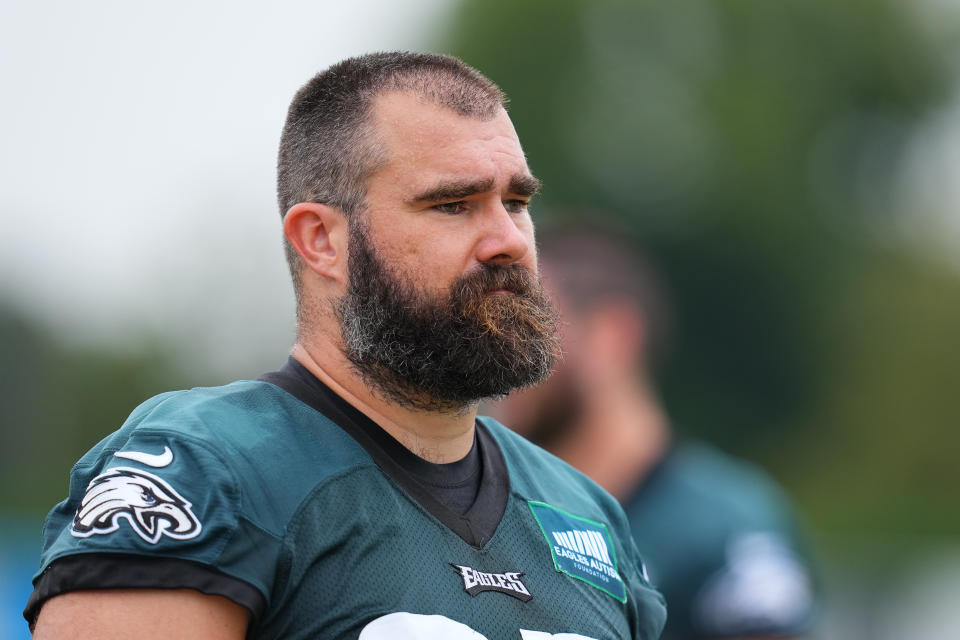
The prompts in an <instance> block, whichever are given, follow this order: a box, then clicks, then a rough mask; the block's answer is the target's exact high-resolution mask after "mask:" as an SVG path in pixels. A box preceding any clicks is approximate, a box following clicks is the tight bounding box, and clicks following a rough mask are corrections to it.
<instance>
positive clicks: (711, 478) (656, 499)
mask: <svg viewBox="0 0 960 640" xmlns="http://www.w3.org/2000/svg"><path fill="white" fill-rule="evenodd" d="M644 504H647V505H651V506H658V505H659V507H662V508H663V509H668V510H670V511H671V512H673V513H674V514H676V513H677V512H678V511H688V512H690V513H701V514H704V513H709V514H710V517H711V520H712V521H713V522H714V524H715V525H721V526H727V527H732V528H737V527H748V528H758V527H767V528H780V527H782V526H786V525H787V523H788V522H789V521H790V520H791V519H792V515H791V508H790V505H789V501H788V499H787V497H786V494H785V493H784V492H783V490H782V489H781V488H780V486H779V485H778V484H777V482H776V481H775V480H774V479H773V478H772V477H771V476H770V475H769V474H767V473H766V472H765V471H764V470H763V469H761V468H760V467H759V466H757V465H755V464H753V463H751V462H748V461H746V460H742V459H739V458H736V457H734V456H731V455H729V454H727V453H725V452H723V451H721V450H719V449H717V448H715V447H713V446H710V445H708V444H706V443H702V442H697V441H689V442H684V443H681V444H678V445H676V446H675V448H674V449H673V450H672V451H671V452H670V453H669V454H668V455H667V457H666V458H665V459H664V460H663V461H662V463H661V464H660V466H659V467H658V468H657V469H655V470H654V472H653V473H652V474H651V476H650V477H649V478H648V479H647V480H646V481H645V482H644V484H643V485H642V486H641V487H640V489H639V491H638V492H637V494H636V495H635V496H634V497H633V498H632V499H630V500H628V501H627V507H628V508H627V510H628V512H630V511H632V510H634V509H642V505H644Z"/></svg>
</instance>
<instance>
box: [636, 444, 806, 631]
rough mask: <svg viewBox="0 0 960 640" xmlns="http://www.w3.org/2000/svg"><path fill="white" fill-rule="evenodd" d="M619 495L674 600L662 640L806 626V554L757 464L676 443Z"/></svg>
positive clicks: (658, 582) (661, 585)
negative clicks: (630, 491)
mask: <svg viewBox="0 0 960 640" xmlns="http://www.w3.org/2000/svg"><path fill="white" fill-rule="evenodd" d="M623 504H624V509H625V510H626V512H627V515H628V517H629V519H630V524H631V526H632V527H633V531H634V539H635V540H636V543H637V546H638V548H639V549H640V551H641V553H642V554H643V557H644V559H645V560H646V562H647V564H648V567H649V572H650V580H651V582H652V583H653V584H654V585H655V586H656V587H657V589H659V590H660V591H661V592H662V593H663V595H664V597H665V598H666V602H667V606H668V607H669V609H670V617H669V619H668V621H667V625H666V628H665V629H664V633H663V638H664V640H688V639H690V638H740V637H768V636H776V637H793V636H802V635H804V634H805V633H806V632H808V631H809V630H810V627H811V625H812V622H813V618H814V605H815V600H814V591H813V584H812V580H811V572H810V569H809V566H810V564H809V562H808V559H807V554H806V552H805V548H804V545H803V543H802V541H801V538H800V536H799V535H798V530H797V527H796V524H795V522H794V519H793V516H792V514H791V511H790V508H789V506H788V502H787V500H786V498H785V496H784V495H783V494H782V492H781V491H780V489H779V487H777V486H776V485H775V484H774V482H773V481H772V480H771V479H770V478H769V477H768V476H767V475H766V474H764V473H763V472H762V471H760V470H759V469H757V468H755V467H753V466H751V465H748V464H746V463H744V462H742V461H739V460H735V459H733V458H731V457H730V456H727V455H725V454H723V453H721V452H720V451H718V450H716V449H713V448H711V447H708V446H706V445H705V444H700V443H685V444H680V445H677V446H675V447H674V448H673V449H672V450H670V451H669V452H668V454H667V455H666V456H665V457H664V459H663V460H661V462H660V463H659V464H658V466H657V467H656V468H655V469H654V471H653V472H652V473H651V474H650V475H649V476H648V477H647V478H646V479H645V480H644V482H643V484H642V485H641V487H640V488H639V489H638V490H637V492H636V493H635V494H634V495H633V496H632V497H631V498H629V499H628V500H626V501H625V502H624V503H623Z"/></svg>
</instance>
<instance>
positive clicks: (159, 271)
mask: <svg viewBox="0 0 960 640" xmlns="http://www.w3.org/2000/svg"><path fill="white" fill-rule="evenodd" d="M451 7H452V2H451V0H404V1H403V2H390V1H387V0H352V1H350V2H343V1H342V0H334V1H326V0H323V1H318V0H310V1H306V0H304V1H297V2H282V1H281V2H271V3H261V2H242V1H241V2H237V1H223V2H210V1H200V2H186V1H173V2H170V1H168V2H163V3H158V2H129V1H124V0H117V1H114V2H111V1H109V0H85V1H84V2H74V1H72V0H46V1H44V0H40V1H28V0H15V1H10V0H0V95H2V100H0V175H2V179H0V300H2V299H4V298H6V299H8V300H10V299H12V300H14V301H15V302H16V303H17V304H18V305H20V306H25V307H27V308H29V309H30V310H31V311H34V312H37V313H40V314H42V315H43V317H45V318H49V319H50V320H49V322H51V323H52V324H53V325H54V326H56V327H57V328H58V329H59V330H61V331H65V332H70V333H71V334H72V335H74V336H75V337H78V338H82V339H85V340H86V339H112V338H114V337H121V338H122V337H123V336H133V337H132V338H130V337H128V338H127V339H133V340H136V339H139V336H140V334H141V333H142V332H144V331H146V332H154V333H160V334H172V335H174V336H176V337H177V338H178V339H179V340H181V342H185V343H187V344H189V345H190V348H191V350H195V351H196V352H197V353H199V354H200V355H203V356H204V357H209V358H211V359H213V360H215V361H218V362H219V363H220V366H221V367H227V368H229V367H233V366H237V365H246V364H249V363H250V362H262V361H264V360H265V359H267V358H273V359H274V360H277V361H278V359H279V358H280V357H282V354H283V351H282V349H285V348H287V347H288V346H289V344H290V342H291V335H292V333H291V332H292V329H291V327H292V320H291V318H292V305H293V303H292V293H291V290H290V285H289V284H288V279H287V274H286V271H285V265H284V263H283V258H282V252H281V250H280V223H279V214H278V212H277V208H276V203H275V197H274V165H275V158H276V148H277V142H278V138H279V134H280V128H281V126H282V123H283V118H284V116H285V113H286V108H287V104H288V103H289V101H290V98H291V97H292V96H293V94H294V92H295V91H296V90H297V89H298V88H299V87H300V85H302V84H303V83H304V82H305V81H306V80H307V79H308V78H309V77H310V76H311V75H313V74H314V73H316V72H317V71H319V70H321V69H323V68H324V67H326V66H328V65H329V64H331V63H333V62H335V61H337V60H339V59H342V58H345V57H348V56H350V55H354V54H357V53H363V52H368V51H375V50H384V49H396V48H403V49H408V48H409V49H416V48H422V47H423V46H425V45H424V43H429V42H431V41H432V36H433V35H434V34H435V30H436V29H437V28H438V27H439V26H440V25H441V24H442V22H443V19H444V17H445V16H446V15H447V14H448V13H449V11H450V10H451ZM271 362H272V361H271Z"/></svg>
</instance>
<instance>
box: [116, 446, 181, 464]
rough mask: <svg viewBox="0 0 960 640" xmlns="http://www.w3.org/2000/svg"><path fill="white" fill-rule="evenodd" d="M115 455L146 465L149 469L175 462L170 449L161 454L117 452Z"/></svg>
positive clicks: (166, 448) (165, 449)
mask: <svg viewBox="0 0 960 640" xmlns="http://www.w3.org/2000/svg"><path fill="white" fill-rule="evenodd" d="M113 455H114V457H117V458H126V459H127V460H133V461H134V462H139V463H141V464H145V465H147V466H148V467H165V466H167V465H168V464H170V463H171V462H173V451H170V447H164V448H163V453H161V454H155V453H144V452H143V451H117V452H116V453H115V454H113Z"/></svg>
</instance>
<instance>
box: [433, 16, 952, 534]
mask: <svg viewBox="0 0 960 640" xmlns="http://www.w3.org/2000/svg"><path fill="white" fill-rule="evenodd" d="M914 18H915V16H914V15H913V14H912V13H911V7H910V6H909V4H908V3H900V2H896V1H894V0H879V1H876V0H872V1H870V2H868V1H867V0H784V1H782V2H773V3H771V2H764V1H762V0H728V1H725V2H715V3H714V2H698V1H695V0H673V1H671V2H653V1H640V0H636V1H629V0H528V1H526V2H519V3H518V2H510V1H508V0H465V2H463V3H462V5H461V7H460V9H459V10H458V12H457V13H456V14H455V18H454V20H453V24H452V25H451V26H450V28H449V29H448V30H446V31H445V32H444V34H443V40H442V42H438V43H437V49H439V50H445V51H449V52H450V53H453V54H455V55H458V56H460V57H462V58H464V59H465V60H467V61H468V62H469V63H470V64H473V65H475V66H476V67H478V68H479V69H481V70H483V71H484V72H485V73H486V74H488V75H489V76H490V77H492V78H493V79H494V80H495V81H496V82H497V83H499V84H500V85H501V86H502V87H503V88H504V90H505V91H506V92H507V94H508V95H509V96H510V97H511V100H512V102H511V116H512V118H513V120H514V123H515V124H516V126H517V129H518V131H519V132H520V137H521V140H522V141H523V143H524V148H525V150H526V152H527V154H528V158H529V161H530V164H531V167H532V169H533V170H534V172H535V173H536V174H537V175H538V176H539V177H541V178H542V179H543V180H544V183H545V185H546V186H545V190H544V192H543V194H542V197H541V198H539V199H538V201H537V203H535V204H536V207H535V208H536V211H535V217H536V218H537V220H538V222H539V223H541V224H550V223H555V222H557V221H561V220H564V219H567V218H573V219H577V220H580V221H586V222H588V223H590V222H597V223H609V222H611V221H612V222H614V223H618V224H619V226H621V227H624V228H627V229H629V231H630V233H631V234H633V235H634V236H635V237H636V238H637V239H638V241H639V244H640V245H642V246H643V247H644V248H645V250H646V251H647V252H649V253H650V254H652V256H653V258H654V260H655V262H657V263H658V264H659V265H660V266H661V267H662V268H663V270H664V272H665V273H666V274H667V276H668V282H669V285H670V287H671V289H672V291H673V294H674V299H675V306H676V317H677V321H678V327H677V329H676V335H677V338H678V339H677V340H676V342H675V344H674V345H673V357H672V359H671V361H670V364H669V366H668V368H667V370H666V371H665V372H664V377H663V386H664V391H665V395H666V398H667V402H668V406H669V408H670V410H671V413H672V415H673V416H674V419H675V421H676V422H677V423H678V424H679V425H681V426H682V427H685V428H686V429H687V430H688V431H692V432H695V433H698V434H701V435H704V436H707V437H709V438H711V439H713V440H716V441H719V442H720V443H721V444H723V445H726V446H727V448H730V449H732V450H735V451H737V452H739V453H741V454H743V455H747V456H748V457H753V458H756V459H759V460H761V461H762V462H764V463H766V465H767V466H768V467H769V468H770V469H772V470H773V472H774V473H775V475H777V476H779V477H780V479H781V480H782V481H784V482H785V483H786V484H787V485H788V486H789V487H790V488H791V489H792V490H793V491H794V493H795V494H796V495H797V496H798V498H799V499H800V502H801V504H802V505H803V506H804V507H805V510H806V511H807V512H808V514H809V515H810V516H811V518H812V519H813V520H814V523H815V524H816V525H818V526H819V527H821V528H824V529H828V530H832V531H843V530H856V531H859V530H862V529H863V528H864V527H865V526H867V527H873V526H882V527H886V528H888V530H890V531H891V532H892V533H894V534H904V535H908V534H912V533H914V532H918V531H940V532H943V531H953V532H960V516H958V515H957V513H956V509H954V508H953V507H952V506H951V505H952V500H951V499H949V498H948V497H947V496H946V493H947V491H948V489H946V487H945V486H944V484H943V483H944V481H945V480H946V479H947V476H946V475H937V474H936V472H939V473H940V474H947V473H948V472H951V469H949V468H948V467H949V464H948V460H947V458H948V457H949V455H948V454H947V453H946V452H947V451H953V450H954V449H955V448H956V447H957V444H958V439H960V436H957V435H956V434H955V433H954V432H953V431H951V430H948V428H947V426H948V424H947V423H948V422H949V420H948V416H949V415H950V414H951V413H952V412H951V411H950V408H949V406H948V403H949V389H948V388H947V384H949V383H947V382H946V381H947V380H950V379H951V372H954V373H953V374H952V377H953V378H955V377H956V374H955V371H956V370H957V368H958V365H960V348H958V347H957V346H955V345H956V341H955V340H953V339H952V334H953V333H954V331H955V328H956V327H958V326H960V304H958V302H960V279H958V277H957V275H956V273H952V272H948V271H946V270H944V268H942V267H938V266H936V265H932V264H926V262H925V261H924V260H923V257H922V256H918V255H911V254H909V253H907V252H906V250H905V249H902V248H900V247H899V246H898V243H897V234H896V232H895V229H896V227H897V224H902V221H903V219H904V218H907V219H908V218H909V215H910V214H911V212H910V211H903V210H899V209H898V208H897V207H896V206H895V205H894V204H893V203H897V202H902V198H897V197H896V196H897V191H896V190H897V185H898V180H897V176H898V174H899V171H900V170H901V164H902V162H903V161H904V154H905V151H906V148H907V144H908V143H909V141H910V136H911V134H912V133H913V132H915V131H916V130H917V127H919V126H920V125H922V124H923V123H924V121H925V118H927V117H928V116H929V115H930V113H931V111H932V110H933V109H934V108H936V107H937V106H939V105H941V104H942V102H943V100H944V99H945V97H946V96H947V94H948V91H949V88H950V82H949V79H950V76H949V70H948V69H947V67H946V64H945V60H946V59H947V56H945V55H944V54H943V52H942V51H939V50H938V49H937V48H936V43H935V42H933V41H932V40H931V38H930V37H929V35H928V34H926V33H925V32H924V31H923V30H922V29H921V28H920V27H919V26H918V23H917V21H916V20H915V19H914ZM800 452H802V454H801V453H800ZM921 492H922V493H921ZM917 495H925V496H929V497H930V498H932V499H931V500H930V501H924V502H923V503H921V502H918V501H917V500H916V496H917ZM851 505H856V506H855V507H853V508H851Z"/></svg>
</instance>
